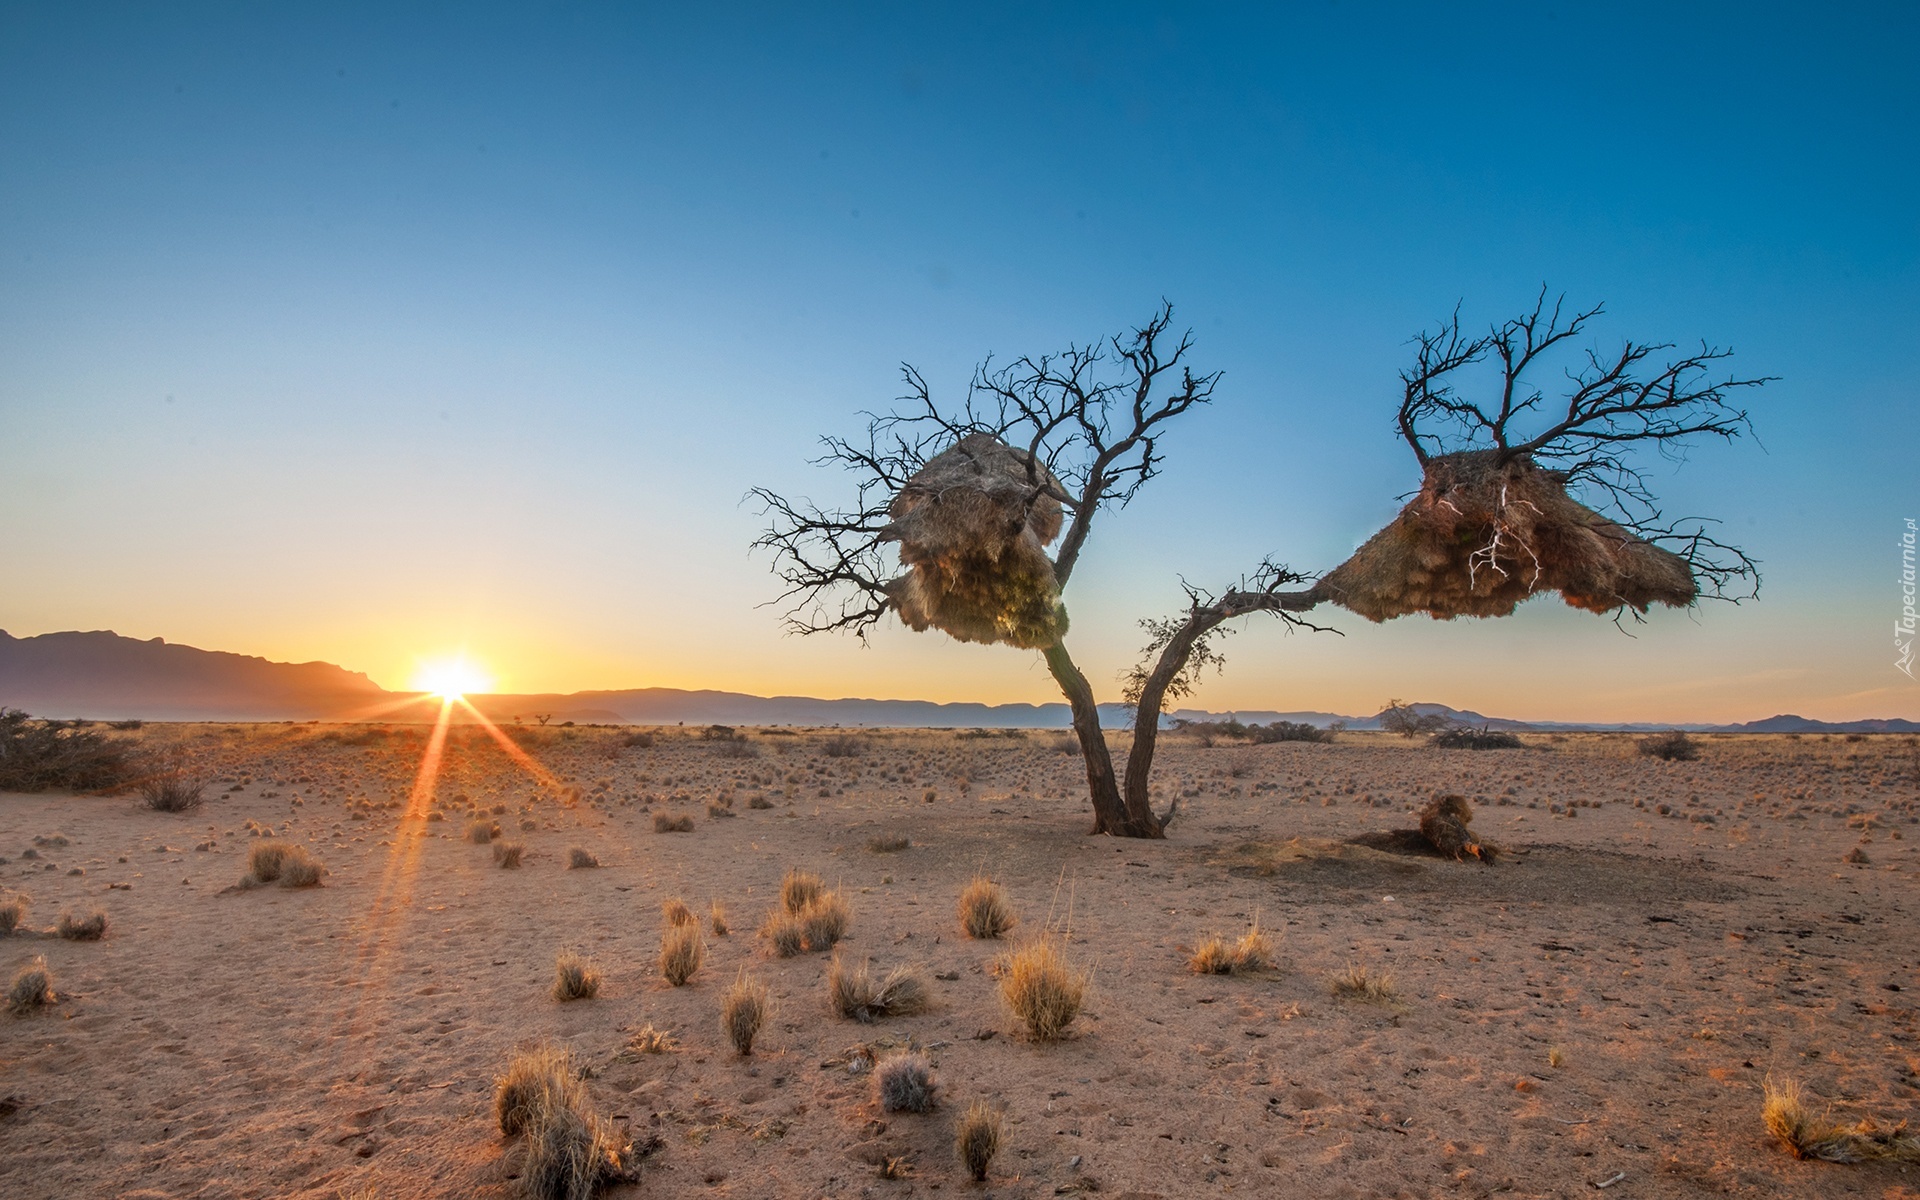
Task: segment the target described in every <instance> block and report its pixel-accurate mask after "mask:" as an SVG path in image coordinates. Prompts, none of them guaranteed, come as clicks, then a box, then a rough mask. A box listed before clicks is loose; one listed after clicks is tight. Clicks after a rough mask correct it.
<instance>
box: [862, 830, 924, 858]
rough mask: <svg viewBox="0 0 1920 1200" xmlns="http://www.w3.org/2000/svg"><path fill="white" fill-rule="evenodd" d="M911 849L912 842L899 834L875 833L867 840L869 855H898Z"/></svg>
mask: <svg viewBox="0 0 1920 1200" xmlns="http://www.w3.org/2000/svg"><path fill="white" fill-rule="evenodd" d="M912 848H913V840H912V839H911V838H909V837H907V836H906V835H905V834H901V833H876V834H874V835H873V836H872V837H870V838H868V839H867V851H868V853H870V854H898V853H899V852H900V851H902V850H910V849H912Z"/></svg>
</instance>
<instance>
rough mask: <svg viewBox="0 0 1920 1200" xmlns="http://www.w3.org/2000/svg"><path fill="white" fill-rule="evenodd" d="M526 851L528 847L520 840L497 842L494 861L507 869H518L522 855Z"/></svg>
mask: <svg viewBox="0 0 1920 1200" xmlns="http://www.w3.org/2000/svg"><path fill="white" fill-rule="evenodd" d="M526 852H527V848H526V847H525V846H524V845H522V844H521V843H519V842H495V843H494V844H493V861H494V864H495V865H496V866H499V867H502V868H504V869H505V870H509V871H512V870H517V869H518V868H519V866H520V856H521V855H523V854H525V853H526Z"/></svg>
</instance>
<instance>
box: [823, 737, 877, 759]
mask: <svg viewBox="0 0 1920 1200" xmlns="http://www.w3.org/2000/svg"><path fill="white" fill-rule="evenodd" d="M866 752H867V743H866V742H865V741H864V740H863V739H861V738H857V737H848V736H846V735H844V734H843V735H841V736H839V737H830V738H828V739H827V740H826V741H824V742H821V743H820V753H822V754H824V755H826V756H827V757H828V758H859V757H860V756H861V755H862V754H865V753H866Z"/></svg>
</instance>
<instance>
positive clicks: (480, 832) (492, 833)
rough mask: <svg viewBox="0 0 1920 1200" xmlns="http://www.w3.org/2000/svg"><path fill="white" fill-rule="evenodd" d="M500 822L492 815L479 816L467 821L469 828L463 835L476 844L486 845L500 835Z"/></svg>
mask: <svg viewBox="0 0 1920 1200" xmlns="http://www.w3.org/2000/svg"><path fill="white" fill-rule="evenodd" d="M500 833H501V829H500V823H499V822H498V821H495V820H494V819H493V818H491V817H478V818H476V819H474V820H471V821H468V822H467V829H466V832H465V833H464V834H462V835H461V836H463V837H465V838H466V839H467V840H468V841H469V842H472V843H473V844H474V845H476V846H484V845H486V844H488V843H489V842H491V841H493V839H495V838H497V837H499V836H500Z"/></svg>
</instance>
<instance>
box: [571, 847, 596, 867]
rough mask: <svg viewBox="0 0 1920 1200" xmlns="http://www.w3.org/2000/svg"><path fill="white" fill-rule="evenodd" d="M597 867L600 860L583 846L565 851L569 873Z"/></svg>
mask: <svg viewBox="0 0 1920 1200" xmlns="http://www.w3.org/2000/svg"><path fill="white" fill-rule="evenodd" d="M599 865H600V860H599V859H598V858H596V857H595V856H594V854H593V851H591V850H588V849H586V848H585V847H583V846H575V847H574V848H573V849H571V850H569V851H567V869H568V870H569V871H584V870H587V869H588V868H590V867H597V866H599Z"/></svg>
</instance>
